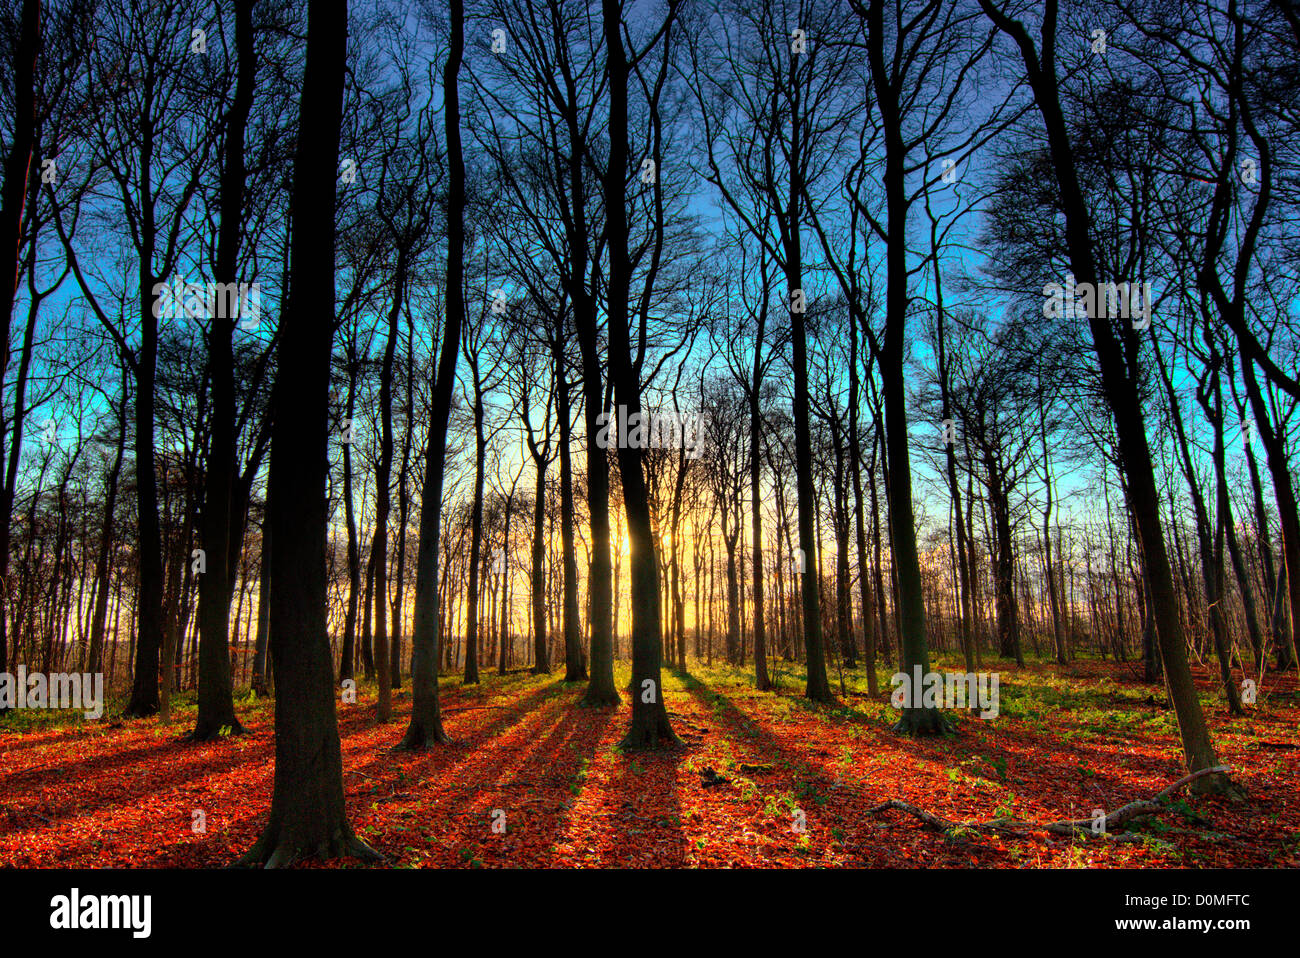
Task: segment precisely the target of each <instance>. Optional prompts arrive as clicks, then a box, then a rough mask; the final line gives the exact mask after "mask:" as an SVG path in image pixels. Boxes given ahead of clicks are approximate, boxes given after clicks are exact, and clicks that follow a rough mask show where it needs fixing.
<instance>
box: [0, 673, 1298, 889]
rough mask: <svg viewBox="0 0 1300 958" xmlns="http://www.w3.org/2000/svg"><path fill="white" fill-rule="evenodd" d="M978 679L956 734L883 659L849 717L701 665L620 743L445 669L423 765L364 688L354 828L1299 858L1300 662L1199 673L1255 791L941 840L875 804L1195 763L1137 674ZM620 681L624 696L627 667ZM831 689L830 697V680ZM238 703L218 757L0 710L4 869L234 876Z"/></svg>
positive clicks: (888, 856) (509, 838) (869, 855)
mask: <svg viewBox="0 0 1300 958" xmlns="http://www.w3.org/2000/svg"><path fill="white" fill-rule="evenodd" d="M934 667H935V670H936V671H939V670H942V669H945V668H946V669H951V670H960V669H961V666H960V665H959V664H958V663H957V662H956V661H947V662H941V663H937V664H936V665H935V666H934ZM985 667H986V668H990V669H996V670H998V672H999V674H1000V690H999V691H1000V714H999V715H998V716H997V718H995V719H991V720H988V721H984V720H981V719H979V718H978V717H976V716H973V715H970V714H969V713H962V714H960V715H957V714H954V713H949V715H950V716H951V717H952V718H953V719H954V720H955V723H956V725H957V734H954V735H948V736H945V737H942V738H937V739H919V740H912V739H907V738H903V737H900V736H898V735H896V734H894V733H893V732H892V731H891V727H892V725H893V723H894V722H895V721H896V718H897V713H896V712H895V711H894V710H893V709H892V708H891V707H890V705H889V702H888V694H889V689H890V686H889V681H888V672H886V671H885V670H884V669H882V670H881V673H880V685H881V689H882V692H881V694H880V696H879V697H878V698H877V699H875V700H873V699H871V698H869V697H868V696H867V694H866V678H865V674H864V673H863V671H862V670H861V669H857V670H854V672H853V673H852V674H851V675H850V674H848V673H846V674H845V686H844V691H845V692H847V694H845V695H840V696H839V698H840V701H841V702H842V703H843V704H842V705H839V706H816V705H813V704H811V703H809V702H808V701H807V700H805V699H804V698H803V695H802V691H803V682H802V678H803V677H802V675H801V673H800V672H799V671H797V670H795V671H791V670H790V666H788V665H783V666H782V669H783V671H782V672H781V673H780V674H779V676H778V678H779V681H780V685H781V687H780V689H779V690H778V691H777V692H776V693H771V692H769V693H759V692H756V691H755V690H754V687H753V678H752V674H751V673H750V672H749V671H747V670H744V669H739V668H719V667H714V668H706V667H705V666H704V665H703V664H699V663H694V662H693V663H692V664H691V668H690V672H691V674H690V675H689V676H687V675H684V674H680V673H675V672H671V671H665V673H664V686H665V697H666V701H667V704H668V711H669V714H670V716H671V718H672V721H673V723H674V727H675V728H676V730H677V732H678V734H679V735H680V736H681V737H682V738H683V740H684V742H685V744H684V746H683V747H681V748H675V749H671V750H663V751H659V752H637V753H626V754H625V753H623V752H621V751H620V750H619V748H618V742H619V739H620V738H621V737H622V735H623V733H624V731H625V730H626V726H627V720H628V714H629V708H630V706H629V705H628V704H627V702H628V696H627V694H626V693H624V704H623V706H622V707H621V708H619V709H617V710H612V709H611V710H591V709H585V708H581V707H579V705H578V701H579V699H580V698H581V696H582V692H583V684H582V683H575V684H571V685H565V684H564V683H563V682H561V681H560V680H559V679H558V678H557V677H554V676H541V677H538V676H532V675H528V674H523V673H520V674H512V675H508V676H504V677H503V676H498V675H496V674H494V673H491V672H486V673H485V676H484V678H485V681H484V684H483V685H482V686H481V687H465V686H462V685H461V684H460V681H459V679H458V678H456V677H454V676H448V677H444V678H443V680H442V704H443V708H444V724H445V726H446V729H447V732H448V733H449V734H450V735H451V736H452V738H453V739H454V742H453V744H451V745H449V746H446V747H443V748H438V749H436V750H432V751H429V752H426V753H421V754H410V753H396V752H391V751H389V749H390V747H391V746H392V745H393V744H394V743H395V742H396V741H397V740H398V738H399V737H400V735H401V733H402V730H403V729H404V727H405V723H406V719H407V716H408V715H409V712H410V702H411V700H410V690H409V687H407V688H403V689H400V690H398V692H397V695H396V699H395V708H394V712H395V715H394V718H393V721H392V722H391V723H389V724H386V725H382V726H381V725H378V724H377V723H376V722H375V719H374V707H373V702H374V689H373V687H367V686H366V685H364V684H362V686H361V688H360V689H359V693H358V703H357V704H355V705H341V706H340V709H339V725H340V734H341V737H342V746H343V767H344V785H345V788H346V792H347V807H348V814H349V816H350V818H351V821H352V824H353V826H354V827H355V829H356V831H357V833H358V834H359V835H360V836H361V837H362V838H363V839H365V840H366V841H367V842H369V843H370V844H371V845H372V846H374V847H375V848H377V849H379V850H380V851H382V852H383V853H384V854H385V855H387V856H388V858H389V859H390V861H391V862H392V863H393V864H394V865H397V866H401V867H417V868H420V867H502V866H504V867H521V866H529V867H531V866H550V867H568V866H579V867H647V866H655V867H661V866H670V867H683V866H685V867H798V866H815V867H836V866H858V867H863V866H865V867H971V866H976V867H1000V868H1001V867H1011V868H1025V867H1056V868H1062V867H1152V868H1168V867H1198V868H1199V867H1236V868H1241V867H1295V866H1297V865H1300V731H1298V730H1297V724H1298V720H1300V695H1298V693H1297V685H1296V677H1295V674H1294V673H1291V674H1288V675H1285V676H1279V675H1277V674H1276V673H1269V674H1268V675H1267V676H1266V678H1265V680H1264V681H1263V682H1262V683H1261V686H1260V694H1259V701H1258V703H1257V704H1256V705H1255V706H1253V707H1249V711H1248V714H1247V716H1246V717H1244V718H1238V719H1232V718H1230V717H1229V716H1228V715H1227V710H1226V708H1225V707H1224V705H1223V703H1222V696H1221V695H1220V694H1216V690H1215V688H1214V685H1213V682H1212V679H1211V675H1210V673H1209V671H1208V669H1202V670H1200V671H1199V672H1198V682H1199V685H1200V689H1201V693H1202V695H1201V697H1202V703H1203V705H1204V707H1205V710H1206V715H1207V718H1208V721H1209V724H1210V728H1211V732H1212V734H1213V736H1214V741H1215V745H1216V747H1217V749H1218V753H1219V758H1220V761H1221V762H1222V763H1226V764H1228V765H1230V766H1231V767H1232V776H1233V778H1234V779H1235V780H1236V781H1237V782H1238V783H1239V784H1240V785H1242V786H1244V788H1245V790H1246V792H1247V794H1248V798H1247V800H1245V801H1242V802H1229V801H1227V800H1221V799H1208V800H1207V799H1198V798H1193V797H1191V796H1190V795H1189V794H1188V793H1187V792H1186V791H1183V792H1180V793H1178V794H1177V795H1175V796H1173V800H1172V801H1171V802H1170V803H1169V805H1168V807H1167V808H1166V809H1164V810H1163V811H1161V812H1160V813H1159V814H1157V815H1154V816H1151V817H1147V818H1143V819H1138V820H1135V821H1134V822H1132V823H1130V825H1129V826H1127V827H1126V828H1125V829H1124V832H1123V834H1126V835H1128V836H1132V837H1130V838H1129V839H1128V840H1120V841H1116V840H1115V839H1114V838H1113V837H1110V838H1106V837H1103V838H1096V837H1093V836H1091V835H1084V834H1081V835H1079V836H1078V837H1074V838H1071V837H1069V836H1054V835H1052V836H1049V835H1048V834H1047V833H1045V832H1037V833H1035V834H1033V835H1032V836H1029V837H1021V836H1004V835H998V834H986V833H978V832H972V831H968V830H966V829H957V830H954V831H953V832H950V833H944V832H941V831H935V830H932V829H929V828H926V827H925V826H924V825H923V824H922V823H921V822H920V821H918V820H917V819H916V818H914V817H912V816H911V815H907V814H903V813H901V812H898V811H895V810H876V811H870V810H872V809H873V808H874V807H875V806H878V805H880V804H881V803H883V802H886V801H888V800H889V799H900V800H902V801H905V802H909V803H911V804H912V805H915V806H917V807H919V808H921V809H925V810H927V811H929V812H933V813H934V814H936V815H939V816H941V817H943V818H946V819H948V820H950V821H960V822H965V821H987V820H990V819H994V818H997V817H1002V816H1010V817H1012V818H1017V819H1022V820H1028V821H1033V822H1039V823H1042V822H1049V821H1056V820H1061V819H1072V818H1087V817H1089V816H1090V815H1092V814H1093V809H1095V808H1102V809H1105V810H1106V811H1107V812H1110V811H1113V810H1114V809H1116V808H1118V807H1119V806H1121V805H1123V804H1125V803H1128V802H1131V801H1135V800H1137V799H1143V798H1149V797H1151V796H1152V795H1154V794H1155V793H1156V792H1158V791H1159V790H1160V789H1162V788H1164V787H1165V786H1167V785H1169V784H1171V783H1172V782H1174V781H1176V780H1177V779H1179V778H1180V777H1181V776H1182V775H1183V774H1184V771H1183V764H1182V750H1181V747H1180V745H1179V739H1178V730H1177V727H1176V724H1175V722H1174V716H1173V712H1172V711H1171V710H1170V708H1169V707H1168V705H1167V704H1166V702H1165V694H1164V689H1163V687H1162V686H1150V685H1146V684H1143V683H1142V682H1140V681H1139V678H1138V675H1137V673H1136V668H1137V667H1136V666H1135V665H1133V664H1123V663H1114V662H1098V661H1079V662H1076V663H1072V664H1071V665H1069V666H1065V667H1058V666H1055V665H1041V664H1031V665H1029V666H1027V667H1026V668H1023V669H1017V668H1015V667H1014V666H1012V665H1009V664H1007V663H1003V662H996V663H994V662H989V663H986V665H985ZM618 679H619V682H620V683H621V684H622V685H626V682H627V680H628V672H627V669H626V666H622V667H621V668H620V670H619V674H618ZM831 684H832V686H833V687H834V688H835V689H836V691H837V692H839V690H840V686H839V677H838V675H837V674H836V673H835V672H832V676H831ZM238 710H239V714H240V716H241V720H242V721H243V722H244V723H245V724H246V725H247V726H248V727H249V728H250V730H251V733H252V734H249V735H240V736H232V737H228V738H226V739H223V740H221V741H218V742H216V743H212V744H185V743H182V742H181V741H180V737H181V735H182V734H183V733H184V732H185V731H187V730H188V728H189V726H190V723H191V722H192V721H193V717H194V704H193V701H192V694H191V695H188V696H182V697H181V701H180V704H179V705H178V706H177V708H176V710H175V712H174V715H173V718H172V721H171V723H170V724H167V725H164V724H161V723H160V722H159V720H158V719H156V718H155V719H148V720H140V721H131V722H125V723H124V722H121V721H120V720H117V719H115V718H110V717H109V716H107V715H106V717H105V718H104V719H102V720H100V721H97V722H90V721H85V720H84V719H81V718H79V717H78V718H72V717H69V716H66V715H63V716H60V720H61V722H62V724H56V723H55V722H54V720H53V719H52V718H51V717H50V716H49V715H48V713H44V714H41V715H40V716H39V717H37V716H34V715H33V714H32V713H28V714H26V715H22V716H16V715H14V714H11V715H10V716H9V717H8V718H6V719H5V720H4V721H3V722H0V867H10V866H23V867H30V866H43V867H219V866H224V865H227V864H229V863H230V862H232V861H233V860H234V859H235V858H237V857H238V856H239V855H240V854H241V853H242V852H244V851H245V850H246V849H247V848H248V847H249V846H250V845H251V844H252V842H253V841H254V839H255V838H256V837H257V835H258V833H259V831H260V828H261V826H262V824H263V822H264V820H265V817H266V813H267V809H268V807H269V803H270V798H271V784H272V774H273V764H274V715H273V707H272V704H271V702H270V701H268V700H263V701H256V700H253V699H251V698H248V699H242V698H241V700H240V701H239V702H238ZM23 723H26V724H25V725H24V724H23ZM200 813H201V814H200ZM494 823H495V824H496V825H497V828H496V829H495V830H494V828H493V826H494ZM200 824H202V825H205V826H206V827H205V828H204V829H202V830H198V826H199V825H200ZM801 824H802V825H803V826H804V827H803V828H802V829H800V828H799V826H800V825H801ZM501 826H504V831H501ZM326 864H328V865H344V866H352V865H355V864H356V863H355V862H347V861H344V862H330V863H326Z"/></svg>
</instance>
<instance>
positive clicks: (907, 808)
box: [867, 765, 1231, 841]
mask: <svg viewBox="0 0 1300 958" xmlns="http://www.w3.org/2000/svg"><path fill="white" fill-rule="evenodd" d="M1229 771H1231V768H1230V767H1229V766H1227V765H1216V766H1214V767H1213V768H1203V769H1201V770H1199V771H1196V772H1192V773H1191V774H1190V775H1184V776H1183V777H1182V778H1180V779H1179V780H1178V781H1176V782H1174V783H1173V784H1172V785H1168V786H1166V787H1165V788H1163V789H1161V790H1160V791H1158V792H1156V794H1155V795H1153V796H1151V797H1150V798H1145V799H1141V800H1139V801H1136V802H1129V803H1128V804H1127V805H1122V806H1120V807H1119V808H1117V809H1115V811H1113V812H1111V813H1110V814H1109V815H1107V816H1106V818H1105V825H1104V826H1103V827H1102V828H1097V827H1096V822H1097V820H1096V819H1092V818H1074V819H1065V820H1063V821H1059V822H1026V821H1023V820H1021V819H1016V818H995V819H993V820H992V821H987V822H953V821H949V820H948V819H946V818H941V817H940V816H938V815H935V814H933V813H932V812H927V811H926V810H925V809H923V808H917V807H916V806H915V805H912V804H910V803H908V802H904V801H900V800H899V799H897V798H891V799H890V800H889V801H887V802H881V803H880V804H879V805H874V806H872V807H871V808H869V809H867V814H868V815H876V814H878V813H880V812H883V811H887V810H889V809H894V810H896V811H900V812H906V813H907V814H909V815H911V816H912V817H913V818H916V819H919V820H920V821H921V823H922V824H924V825H925V826H926V827H927V828H931V829H933V830H935V831H938V832H944V833H948V832H952V831H955V830H957V829H963V828H964V829H969V830H970V831H976V832H985V833H991V834H999V835H1012V836H1015V837H1018V838H1032V837H1033V833H1034V832H1048V833H1050V834H1052V835H1068V836H1075V835H1078V834H1079V833H1080V832H1082V833H1083V834H1084V835H1096V836H1101V835H1105V834H1107V833H1108V832H1110V831H1112V830H1114V829H1118V828H1120V827H1122V826H1123V825H1124V824H1126V823H1127V822H1130V821H1132V820H1133V819H1135V818H1141V817H1144V816H1146V815H1153V814H1155V813H1156V812H1158V811H1160V810H1161V809H1163V808H1164V803H1165V802H1166V801H1167V800H1168V798H1169V796H1171V795H1172V794H1174V792H1176V791H1178V790H1179V789H1180V788H1182V787H1183V786H1185V785H1188V784H1190V783H1191V782H1194V781H1196V780H1197V779H1198V778H1202V777H1204V776H1206V775H1217V774H1219V773H1221V772H1229ZM1112 838H1114V839H1115V840H1117V841H1133V840H1134V837H1133V836H1128V835H1116V836H1112Z"/></svg>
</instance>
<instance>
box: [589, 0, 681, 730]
mask: <svg viewBox="0 0 1300 958" xmlns="http://www.w3.org/2000/svg"><path fill="white" fill-rule="evenodd" d="M622 11H623V7H622V4H621V3H620V2H619V0H601V14H602V19H603V22H604V31H605V50H606V59H605V69H606V72H607V75H608V77H609V137H610V147H609V161H608V167H607V168H606V170H605V182H604V196H605V217H606V235H607V239H608V247H609V263H610V265H609V283H608V293H609V302H608V316H609V369H610V379H611V381H612V383H613V386H614V393H615V395H616V397H617V400H618V405H619V406H620V410H619V411H620V413H622V412H623V410H624V409H626V412H627V415H628V417H629V419H630V418H631V417H632V416H633V415H635V416H637V417H638V418H640V416H641V384H640V382H639V381H638V378H637V376H638V373H637V371H636V369H635V368H634V367H633V364H632V343H631V337H630V335H629V330H628V300H629V290H630V284H631V279H632V271H631V261H630V258H629V255H628V226H627V198H626V196H625V195H624V190H625V183H626V179H627V168H628V118H627V88H628V77H629V70H628V63H627V55H626V52H625V51H624V49H623V34H622ZM671 15H672V14H670V16H671ZM665 42H667V41H666V40H665ZM621 425H622V424H621V423H620V427H621ZM592 435H593V434H591V433H589V434H588V442H589V443H591V444H592V445H593V446H594V445H595V444H594V443H593V442H592ZM642 460H643V450H642V449H641V448H640V447H639V446H634V445H633V444H631V443H627V444H623V443H620V445H619V450H618V466H619V476H620V477H621V478H622V480H623V507H624V512H625V514H626V517H627V534H628V550H629V552H630V559H631V577H632V586H631V596H632V602H631V605H632V609H631V611H632V724H631V727H630V728H629V729H628V732H627V735H626V736H625V737H624V738H623V741H622V743H621V744H622V747H623V748H627V749H639V748H657V747H659V746H660V745H662V744H670V745H671V744H680V740H679V739H678V738H677V735H676V733H674V732H673V728H672V725H671V724H670V723H669V721H668V710H667V708H666V707H665V705H664V691H663V679H662V675H661V665H662V658H663V647H662V644H661V643H662V632H661V624H660V621H659V560H658V557H657V555H656V551H657V550H656V544H655V536H654V530H653V528H652V524H651V517H650V498H649V492H648V490H647V488H646V483H645V471H644V466H643V462H642ZM592 644H593V649H592V673H593V678H592V682H593V685H594V683H595V681H596V674H597V673H598V672H599V667H598V665H597V663H596V661H595V648H594V646H595V640H594V635H593V643H592Z"/></svg>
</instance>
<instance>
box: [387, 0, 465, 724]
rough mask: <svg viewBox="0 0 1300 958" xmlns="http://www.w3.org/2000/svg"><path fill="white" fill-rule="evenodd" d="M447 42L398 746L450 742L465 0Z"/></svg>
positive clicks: (455, 10)
mask: <svg viewBox="0 0 1300 958" xmlns="http://www.w3.org/2000/svg"><path fill="white" fill-rule="evenodd" d="M448 8H449V11H450V15H451V39H450V46H449V49H448V53H447V62H446V64H445V65H444V67H443V72H442V88H443V118H444V121H445V125H446V142H447V166H448V181H447V196H448V201H447V279H446V287H445V296H446V304H447V305H446V309H447V316H446V324H445V327H444V329H443V333H442V353H441V355H440V356H439V359H438V373H437V378H436V380H435V381H434V386H433V397H432V403H431V417H430V423H429V433H428V437H427V439H426V443H427V445H426V448H425V453H424V456H425V471H424V491H423V498H422V500H421V502H420V544H419V546H418V551H417V555H416V563H415V622H414V628H413V630H412V634H411V695H412V701H411V723H410V725H409V726H408V727H407V729H406V734H405V735H404V736H403V737H402V741H401V743H400V744H399V746H398V747H399V748H407V749H421V748H426V747H428V746H429V745H432V744H434V743H437V742H447V741H448V738H447V733H446V732H445V731H443V728H442V710H441V708H440V706H439V702H438V639H439V636H438V541H439V536H440V535H441V532H442V484H443V478H444V467H445V466H446V462H447V418H448V416H450V414H451V401H452V388H453V386H454V385H455V380H456V359H457V357H458V356H459V354H460V334H461V327H462V325H463V324H464V321H465V287H464V283H465V155H464V152H463V151H462V147H461V134H460V86H459V77H460V67H461V63H462V61H463V60H464V58H465V3H464V0H449V4H448Z"/></svg>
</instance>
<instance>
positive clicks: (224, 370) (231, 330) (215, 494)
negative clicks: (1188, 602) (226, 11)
mask: <svg viewBox="0 0 1300 958" xmlns="http://www.w3.org/2000/svg"><path fill="white" fill-rule="evenodd" d="M253 2H254V0H237V2H236V3H235V53H236V56H237V57H238V60H239V66H238V74H237V76H236V80H235V96H234V99H233V101H232V102H231V105H230V113H229V114H228V115H227V117H226V144H225V157H224V162H223V164H222V170H221V225H220V227H219V232H218V234H217V255H216V281H217V282H218V283H230V284H234V283H236V282H237V280H238V276H237V273H238V270H239V234H240V223H241V220H242V218H243V208H244V179H245V175H246V173H245V166H244V132H245V130H246V129H247V127H248V115H249V113H250V112H251V111H252V108H253V83H254V81H255V78H256V74H257V61H256V58H255V51H254V37H253ZM226 305H227V306H229V297H227V302H226ZM241 305H242V303H241ZM212 312H213V316H212V318H211V323H212V326H211V327H210V329H209V331H208V375H209V378H210V380H211V383H212V435H211V437H210V438H209V440H208V462H207V470H206V471H207V475H206V481H205V483H204V486H205V489H204V491H205V494H206V496H205V499H204V502H203V543H202V546H203V550H204V552H205V553H206V556H207V571H205V572H204V573H203V574H202V575H201V576H200V577H199V696H198V698H199V708H198V716H197V718H196V719H195V723H194V730H193V731H192V732H190V735H189V738H190V739H191V740H192V741H196V742H210V741H212V740H213V739H216V738H218V737H220V735H221V733H222V730H223V729H225V730H226V731H228V732H230V733H238V732H242V731H243V730H244V727H243V726H242V725H240V723H239V719H238V718H237V717H236V715H235V699H234V689H233V688H232V686H231V678H230V649H229V648H228V646H227V644H226V643H227V641H228V637H229V635H230V595H231V587H232V584H233V571H234V568H235V567H234V565H233V564H232V562H231V559H230V538H231V536H230V525H231V513H232V505H233V503H232V497H233V493H232V488H233V486H234V481H235V469H236V465H235V457H236V451H235V442H236V440H237V439H238V437H237V436H236V435H235V421H236V420H235V357H234V342H233V339H234V334H235V322H236V317H235V316H233V315H230V316H228V315H225V313H226V312H231V310H229V309H226V310H223V309H220V308H218V309H214V310H213V311H212ZM241 312H242V311H241Z"/></svg>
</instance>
